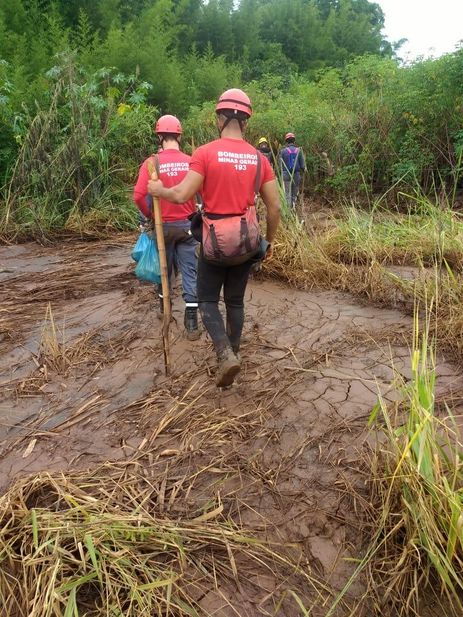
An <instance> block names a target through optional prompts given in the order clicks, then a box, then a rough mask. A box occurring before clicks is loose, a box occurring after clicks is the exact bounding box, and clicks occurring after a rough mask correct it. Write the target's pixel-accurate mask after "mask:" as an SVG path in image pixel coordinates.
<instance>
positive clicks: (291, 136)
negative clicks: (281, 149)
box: [285, 133, 296, 141]
mask: <svg viewBox="0 0 463 617" xmlns="http://www.w3.org/2000/svg"><path fill="white" fill-rule="evenodd" d="M288 139H296V135H295V134H294V133H286V135H285V141H288Z"/></svg>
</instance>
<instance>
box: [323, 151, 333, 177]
mask: <svg viewBox="0 0 463 617" xmlns="http://www.w3.org/2000/svg"><path fill="white" fill-rule="evenodd" d="M321 157H322V159H323V171H324V172H325V173H326V175H327V176H329V177H330V178H331V177H333V176H334V174H335V173H336V170H335V168H334V165H333V163H332V162H331V160H330V158H329V156H328V154H327V153H326V152H322V153H321Z"/></svg>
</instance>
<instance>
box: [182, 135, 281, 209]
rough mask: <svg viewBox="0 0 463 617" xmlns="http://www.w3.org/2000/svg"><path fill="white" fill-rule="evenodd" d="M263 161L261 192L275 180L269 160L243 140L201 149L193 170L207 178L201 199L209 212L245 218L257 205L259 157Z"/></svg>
mask: <svg viewBox="0 0 463 617" xmlns="http://www.w3.org/2000/svg"><path fill="white" fill-rule="evenodd" d="M258 156H259V157H260V160H261V171H260V183H259V189H260V188H261V186H262V185H263V184H265V183H266V182H269V181H270V180H274V178H275V174H274V173H273V171H272V168H271V166H270V163H269V162H268V160H267V159H266V158H265V157H264V156H262V155H261V154H259V153H258V152H257V150H256V149H255V148H254V147H253V146H251V145H250V144H248V142H247V141H244V139H229V138H228V137H222V138H220V139H217V140H215V141H211V142H210V143H209V144H206V145H204V146H200V147H199V148H198V149H197V150H196V151H195V152H194V154H193V156H192V157H191V161H190V169H191V170H192V171H195V172H197V173H198V174H201V175H202V176H203V178H204V182H203V188H202V189H201V195H202V198H203V201H204V209H205V211H206V212H211V213H214V214H243V213H244V212H245V210H246V209H247V208H248V207H249V206H252V205H253V204H254V185H255V178H256V171H257V157H258Z"/></svg>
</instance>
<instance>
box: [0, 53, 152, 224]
mask: <svg viewBox="0 0 463 617" xmlns="http://www.w3.org/2000/svg"><path fill="white" fill-rule="evenodd" d="M47 81H48V85H49V95H48V101H47V103H48V104H47V107H46V108H45V109H43V110H39V111H38V112H37V113H36V114H34V115H33V116H31V117H28V118H27V124H28V127H29V128H28V130H27V132H26V133H25V135H24V137H23V139H22V143H21V148H20V151H19V154H18V158H17V161H16V164H15V166H14V169H13V172H12V175H11V178H10V180H9V182H8V185H7V186H6V189H5V199H4V202H3V204H2V208H1V209H0V224H1V227H2V229H3V231H4V232H5V233H12V232H15V231H16V232H17V233H19V234H21V235H37V234H40V235H44V234H46V233H47V232H49V231H50V230H56V229H60V228H63V227H65V226H66V225H67V224H68V222H70V221H71V222H72V225H73V227H76V221H78V220H79V219H82V218H84V219H85V220H87V222H88V221H89V220H91V221H92V222H93V223H97V226H101V225H107V224H108V222H109V223H110V224H112V226H113V227H120V226H121V224H122V225H125V224H126V223H127V216H126V207H125V206H124V201H126V202H127V204H128V203H130V202H128V200H124V199H121V193H122V189H123V187H124V185H125V183H126V182H132V181H133V178H134V177H135V174H136V169H137V166H138V164H139V162H140V160H142V159H143V158H145V157H146V156H147V155H148V154H149V153H150V151H151V150H152V145H151V142H152V127H153V123H154V119H155V116H156V115H157V114H156V109H155V108H153V107H147V106H146V104H145V99H146V95H147V92H148V91H149V90H150V85H149V84H147V83H145V82H140V80H138V79H137V78H136V77H135V76H125V75H123V74H122V73H119V72H116V71H114V70H107V69H100V70H99V71H97V72H95V73H91V74H89V73H87V72H86V71H84V70H83V69H82V68H81V67H79V66H78V65H76V64H75V62H74V58H73V56H72V55H67V54H66V55H63V56H62V57H61V58H60V64H58V65H56V66H54V67H52V69H50V71H48V73H47ZM90 211H93V214H92V215H91V217H89V216H88V213H89V212H90ZM95 211H96V213H97V214H95ZM98 213H99V214H100V215H98ZM103 213H104V214H103Z"/></svg>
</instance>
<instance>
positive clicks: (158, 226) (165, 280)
mask: <svg viewBox="0 0 463 617" xmlns="http://www.w3.org/2000/svg"><path fill="white" fill-rule="evenodd" d="M148 171H149V173H150V176H151V179H152V180H158V174H157V173H156V168H155V166H154V164H153V163H152V161H148ZM153 220H154V228H155V230H156V243H157V245H158V252H159V264H160V266H161V285H162V303H163V306H164V314H163V320H162V345H163V348H164V369H165V373H166V375H169V374H170V349H169V326H170V320H171V316H172V307H171V304H170V287H169V273H168V270H167V256H166V245H165V242H164V230H163V227H162V215H161V206H160V205H159V199H158V198H157V197H153Z"/></svg>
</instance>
